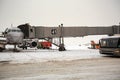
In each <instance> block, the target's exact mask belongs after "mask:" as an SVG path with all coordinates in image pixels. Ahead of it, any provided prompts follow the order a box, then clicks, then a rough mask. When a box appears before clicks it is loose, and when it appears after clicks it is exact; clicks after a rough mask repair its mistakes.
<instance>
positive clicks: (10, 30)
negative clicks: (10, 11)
mask: <svg viewBox="0 0 120 80" xmlns="http://www.w3.org/2000/svg"><path fill="white" fill-rule="evenodd" d="M8 32H21V30H15V29H14V30H12V29H9V30H8Z"/></svg>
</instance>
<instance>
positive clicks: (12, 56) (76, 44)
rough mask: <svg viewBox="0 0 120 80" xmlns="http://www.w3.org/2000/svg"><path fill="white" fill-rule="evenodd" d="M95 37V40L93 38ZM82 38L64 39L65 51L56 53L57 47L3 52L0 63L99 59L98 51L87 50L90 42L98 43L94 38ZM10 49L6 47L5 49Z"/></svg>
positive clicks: (0, 55) (0, 54)
mask: <svg viewBox="0 0 120 80" xmlns="http://www.w3.org/2000/svg"><path fill="white" fill-rule="evenodd" d="M94 37H95V38H94ZM94 37H93V36H92V37H88V38H87V37H84V38H81V37H80V38H79V37H77V38H65V47H66V49H67V50H66V51H62V52H60V51H58V50H57V49H58V47H56V46H52V49H50V50H42V49H35V48H31V49H28V50H21V51H20V52H12V51H5V52H1V53H0V61H3V62H7V61H8V62H10V63H36V62H45V61H63V60H76V59H86V58H99V57H100V54H99V50H95V49H88V47H90V44H89V43H90V40H93V39H94V40H95V41H98V39H100V38H101V36H99V38H96V36H94ZM9 47H10V48H12V47H13V46H12V47H11V46H7V48H9Z"/></svg>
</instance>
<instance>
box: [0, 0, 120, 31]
mask: <svg viewBox="0 0 120 80" xmlns="http://www.w3.org/2000/svg"><path fill="white" fill-rule="evenodd" d="M119 22H120V0H0V30H4V29H5V28H6V27H10V26H11V24H12V25H13V26H18V25H20V24H24V23H30V24H31V25H35V26H58V25H59V24H61V23H63V24H64V26H102V25H103V26H104V25H105V26H109V25H115V24H118V23H119Z"/></svg>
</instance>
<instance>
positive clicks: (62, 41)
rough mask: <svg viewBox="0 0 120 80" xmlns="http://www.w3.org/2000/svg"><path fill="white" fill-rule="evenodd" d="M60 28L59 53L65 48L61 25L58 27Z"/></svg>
mask: <svg viewBox="0 0 120 80" xmlns="http://www.w3.org/2000/svg"><path fill="white" fill-rule="evenodd" d="M59 28H60V37H59V51H65V50H66V49H65V46H64V37H63V34H64V29H63V24H61V25H59Z"/></svg>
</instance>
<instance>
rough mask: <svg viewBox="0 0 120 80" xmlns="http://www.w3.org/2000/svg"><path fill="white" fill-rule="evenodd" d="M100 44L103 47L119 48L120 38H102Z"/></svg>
mask: <svg viewBox="0 0 120 80" xmlns="http://www.w3.org/2000/svg"><path fill="white" fill-rule="evenodd" d="M100 46H101V47H103V48H117V47H120V41H119V38H109V39H101V40H100Z"/></svg>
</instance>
